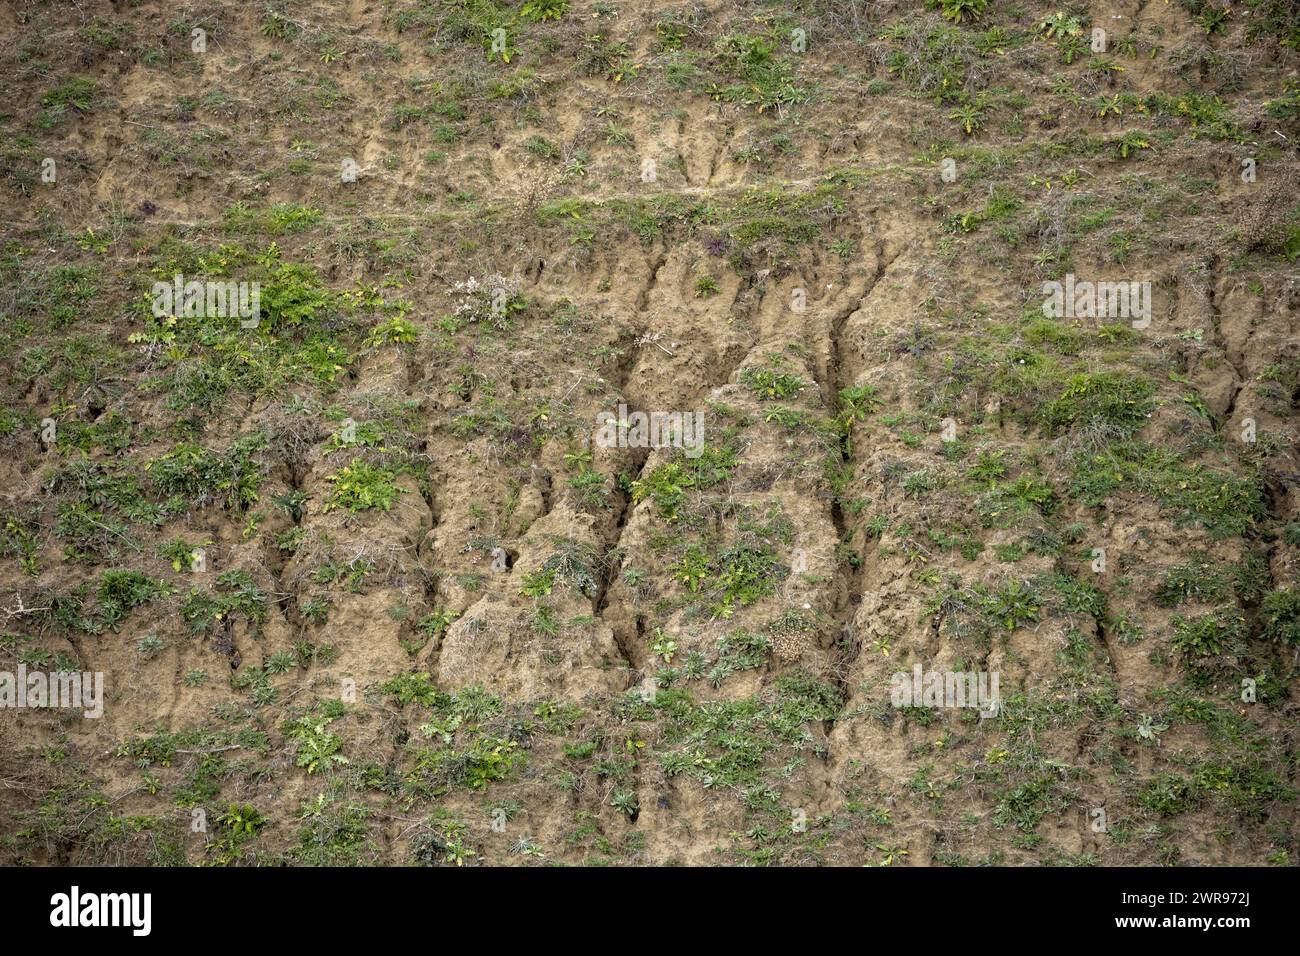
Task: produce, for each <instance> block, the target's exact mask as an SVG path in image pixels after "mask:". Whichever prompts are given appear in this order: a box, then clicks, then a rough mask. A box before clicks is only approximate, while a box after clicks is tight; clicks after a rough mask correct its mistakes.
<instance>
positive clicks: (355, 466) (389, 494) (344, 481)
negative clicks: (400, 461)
mask: <svg viewBox="0 0 1300 956" xmlns="http://www.w3.org/2000/svg"><path fill="white" fill-rule="evenodd" d="M395 478H396V472H394V471H392V470H390V469H387V468H382V467H379V466H376V465H372V464H370V463H369V462H366V461H364V460H362V459H360V458H354V459H352V463H351V464H349V465H346V466H345V467H343V468H341V469H339V471H338V472H337V473H336V474H333V475H327V476H326V480H327V481H330V482H333V483H334V491H333V492H332V493H331V494H330V497H329V500H328V501H327V502H326V503H325V507H324V508H323V509H322V510H323V511H332V510H333V509H335V508H344V509H346V510H347V511H348V512H349V513H351V514H356V513H357V512H360V511H368V510H370V509H372V508H378V509H380V510H381V511H388V510H389V509H390V508H392V507H393V503H394V502H396V501H397V496H398V495H401V494H406V489H405V488H402V487H401V486H399V485H398V484H397V483H396V481H395V480H394V479H395Z"/></svg>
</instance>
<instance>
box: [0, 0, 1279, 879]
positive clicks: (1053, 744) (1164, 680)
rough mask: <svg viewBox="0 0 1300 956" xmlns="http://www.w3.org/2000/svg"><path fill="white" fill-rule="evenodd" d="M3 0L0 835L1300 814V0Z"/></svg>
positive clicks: (1106, 839) (593, 837) (1119, 823)
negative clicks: (181, 300) (612, 429)
mask: <svg viewBox="0 0 1300 956" xmlns="http://www.w3.org/2000/svg"><path fill="white" fill-rule="evenodd" d="M1098 30H1100V31H1103V32H1104V36H1101V35H1099V34H1097V33H1096V32H1095V31H1098ZM0 36H2V37H3V39H2V41H0V75H2V76H3V87H4V89H5V92H6V96H5V99H4V103H3V104H0V150H2V151H3V155H2V156H0V197H2V198H3V203H4V207H5V210H6V215H5V217H4V226H3V247H2V249H0V325H2V326H3V337H2V338H0V388H2V389H3V397H4V402H3V412H2V414H0V444H2V445H3V454H0V478H2V480H0V489H2V493H3V502H0V511H2V512H3V513H2V514H0V610H2V611H3V621H2V622H0V671H8V672H13V673H16V672H17V671H18V670H19V668H20V667H21V668H24V669H26V670H27V671H35V672H46V673H52V672H59V671H63V672H101V673H102V674H103V675H104V687H105V697H104V702H103V715H102V716H101V717H89V718H88V717H85V716H84V715H83V713H82V712H81V711H80V710H75V709H71V708H44V709H41V708H25V709H3V710H0V862H4V863H31V864H44V863H128V862H133V863H154V864H179V863H186V862H187V863H191V864H215V865H235V864H269V863H280V862H286V863H290V864H320V863H334V864H351V863H361V864H368V863H378V864H403V865H404V864H410V863H419V864H431V865H479V864H484V863H488V864H530V865H545V864H548V863H555V862H568V863H589V864H593V863H635V864H649V863H654V864H664V863H685V864H712V863H759V864H762V863H784V864H811V863H837V864H851V865H859V864H864V863H865V864H879V865H925V864H942V865H975V864H987V863H1006V864H1043V863H1057V864H1059V863H1070V864H1083V865H1088V864H1094V865H1114V864H1131V863H1138V864H1198V863H1229V864H1243V865H1289V864H1291V863H1293V862H1294V861H1295V860H1296V858H1297V854H1298V853H1300V846H1298V845H1297V840H1298V838H1300V833H1298V831H1297V816H1296V807H1297V804H1296V801H1297V799H1298V795H1297V786H1298V785H1300V783H1298V781H1297V774H1296V726H1297V724H1296V716H1297V707H1298V705H1300V700H1298V699H1297V689H1296V679H1295V678H1296V665H1297V650H1298V648H1300V589H1298V587H1300V586H1298V585H1297V560H1298V558H1300V514H1298V513H1297V512H1298V508H1297V506H1298V504H1300V502H1297V498H1296V489H1297V481H1300V462H1297V460H1296V452H1295V443H1296V438H1297V433H1296V421H1297V419H1296V408H1297V402H1300V328H1298V322H1300V313H1298V311H1297V305H1298V300H1300V285H1298V284H1297V272H1296V265H1295V262H1296V259H1297V256H1300V189H1298V188H1297V185H1298V183H1300V176H1298V173H1297V164H1296V147H1295V144H1296V143H1297V141H1298V138H1300V122H1298V117H1300V80H1298V79H1297V75H1296V70H1297V66H1298V65H1300V54H1298V53H1297V47H1300V15H1298V14H1297V12H1296V10H1295V7H1294V5H1293V4H1291V3H1288V2H1285V0H1245V2H1241V3H1235V4H1231V5H1228V4H1225V3H1216V2H1209V0H1180V2H1163V0H1128V2H1125V0H1113V2H1095V3H1084V2H1072V3H1060V4H1058V3H1056V2H1051V3H1042V2H1036V0H1018V2H1017V0H988V2H984V0H942V2H937V0H936V2H929V3H927V2H922V0H915V2H903V0H897V2H895V0H880V2H872V3H860V2H851V0H806V2H791V3H786V4H776V3H762V2H732V3H724V2H711V0H710V2H699V3H678V2H663V3H652V2H641V0H615V2H600V3H592V2H587V0H572V2H569V3H565V2H562V0H561V2H555V0H550V2H547V0H527V2H522V3H514V2H507V0H389V2H364V0H352V2H341V0H340V2H320V0H271V2H267V3H256V4H246V3H235V2H229V0H209V2H181V3H161V2H153V0H139V2H120V3H107V2H86V3H80V4H67V3H53V2H49V3H45V2H23V0H7V2H5V3H4V4H3V5H0ZM176 276H181V277H182V281H184V282H188V281H200V282H211V283H236V284H237V283H249V284H251V283H257V288H258V290H259V295H260V306H259V311H258V314H257V316H256V319H255V321H252V322H250V321H247V319H246V318H241V317H240V316H239V315H238V314H231V310H230V309H222V308H215V309H209V308H207V306H206V304H205V308H204V309H201V310H192V311H196V312H198V313H201V314H185V310H184V309H180V310H175V311H179V312H180V314H179V315H175V314H167V310H160V309H156V308H155V307H154V306H155V305H156V290H155V288H154V286H155V283H159V282H161V283H171V282H173V281H174V279H175V277H176ZM1067 280H1068V281H1076V282H1080V283H1082V282H1096V281H1107V282H1123V283H1125V286H1124V289H1125V290H1126V291H1128V290H1129V289H1130V287H1129V286H1128V283H1135V284H1136V286H1135V287H1133V288H1134V289H1135V290H1136V289H1145V290H1147V291H1148V292H1149V296H1150V298H1149V300H1147V301H1146V306H1147V308H1142V307H1141V306H1140V301H1141V296H1140V295H1139V296H1136V297H1135V299H1134V300H1133V302H1132V303H1131V304H1132V305H1133V307H1134V308H1133V310H1131V311H1132V314H1129V313H1126V312H1122V311H1117V305H1116V302H1115V301H1109V302H1107V301H1103V302H1102V303H1101V305H1102V308H1101V309H1100V310H1097V311H1093V310H1090V309H1087V308H1071V309H1069V310H1062V311H1064V312H1067V313H1068V314H1047V313H1045V311H1044V309H1043V305H1044V300H1045V298H1046V296H1045V295H1044V284H1045V283H1050V282H1061V283H1066V282H1067ZM217 305H218V306H219V305H220V302H218V303H217ZM1071 305H1074V303H1073V301H1072V303H1071ZM1049 311H1050V310H1049ZM621 405H622V406H626V409H627V410H629V411H630V412H637V411H640V412H671V413H685V412H696V411H698V412H701V413H702V414H703V422H704V430H703V439H704V440H703V444H702V446H700V447H697V448H695V449H686V448H680V447H672V446H671V445H670V446H664V447H644V445H643V444H642V446H641V447H638V446H637V444H638V443H636V442H622V443H619V444H618V445H616V446H615V447H606V444H607V443H602V442H599V441H596V440H595V438H596V435H597V429H596V425H595V423H596V422H597V421H598V418H599V416H601V415H602V414H606V413H612V414H619V413H620V412H619V409H620V406H621ZM688 452H689V453H688ZM918 665H919V666H920V667H921V668H922V670H923V671H924V672H926V673H930V672H939V673H952V672H962V673H965V672H971V673H982V674H985V675H992V674H996V675H997V678H998V681H999V687H1000V700H999V703H998V706H997V707H996V708H995V709H993V710H991V711H989V712H986V713H983V714H981V712H980V710H979V709H976V708H971V707H930V706H909V707H898V706H895V703H896V702H895V701H894V700H893V699H891V687H892V680H891V679H892V676H893V675H894V674H896V673H899V672H904V673H907V674H909V675H910V674H911V673H912V672H913V669H914V667H916V666H918ZM917 703H918V704H920V703H922V702H919V701H918V702H917Z"/></svg>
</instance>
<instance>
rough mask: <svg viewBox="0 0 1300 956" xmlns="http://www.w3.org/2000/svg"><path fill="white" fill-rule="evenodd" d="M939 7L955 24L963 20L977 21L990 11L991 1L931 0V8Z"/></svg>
mask: <svg viewBox="0 0 1300 956" xmlns="http://www.w3.org/2000/svg"><path fill="white" fill-rule="evenodd" d="M936 5H937V6H938V7H939V8H940V9H941V10H942V11H943V15H944V16H945V17H947V18H948V19H949V20H951V21H952V22H953V23H961V22H962V21H963V20H976V19H978V18H979V17H980V16H982V15H983V13H984V11H985V10H987V9H988V5H989V0H931V6H936Z"/></svg>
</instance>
